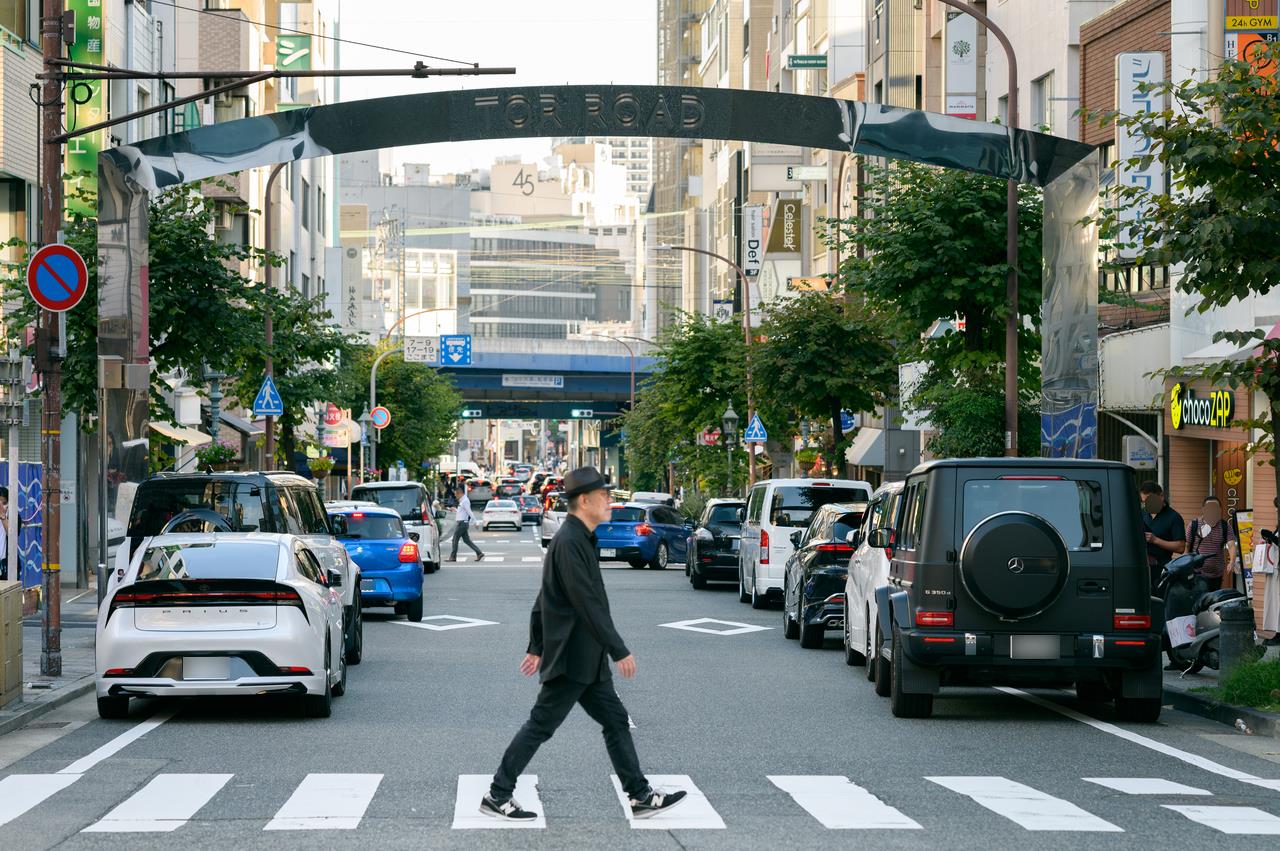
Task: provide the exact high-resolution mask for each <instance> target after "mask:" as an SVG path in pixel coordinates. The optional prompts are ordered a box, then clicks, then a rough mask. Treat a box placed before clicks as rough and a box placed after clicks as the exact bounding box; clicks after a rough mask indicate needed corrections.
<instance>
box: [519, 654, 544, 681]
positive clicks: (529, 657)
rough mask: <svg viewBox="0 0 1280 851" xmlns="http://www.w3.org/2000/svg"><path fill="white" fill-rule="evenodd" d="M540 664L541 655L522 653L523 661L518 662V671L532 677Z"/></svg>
mask: <svg viewBox="0 0 1280 851" xmlns="http://www.w3.org/2000/svg"><path fill="white" fill-rule="evenodd" d="M541 664H542V657H541V656H534V655H533V654H532V653H526V654H524V661H523V662H521V663H520V673H522V674H524V675H525V676H526V677H532V676H533V675H534V674H536V673H538V666H539V665H541Z"/></svg>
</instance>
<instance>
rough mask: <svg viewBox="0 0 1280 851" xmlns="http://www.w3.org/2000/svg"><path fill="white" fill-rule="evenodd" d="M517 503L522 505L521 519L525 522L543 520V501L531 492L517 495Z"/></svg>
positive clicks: (539, 521)
mask: <svg viewBox="0 0 1280 851" xmlns="http://www.w3.org/2000/svg"><path fill="white" fill-rule="evenodd" d="M515 501H516V505H518V506H520V520H521V522H523V523H541V522H542V501H541V500H539V499H538V498H537V497H536V496H533V495H531V494H527V493H526V494H521V495H520V496H518V497H516V500H515Z"/></svg>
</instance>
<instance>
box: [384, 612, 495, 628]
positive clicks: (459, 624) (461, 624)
mask: <svg viewBox="0 0 1280 851" xmlns="http://www.w3.org/2000/svg"><path fill="white" fill-rule="evenodd" d="M427 621H454V623H427ZM387 623H394V624H399V625H400V626H411V627H413V628H414V629H429V630H431V631H433V632H445V631H446V630H450V629H466V628H467V627H469V626H495V625H497V623H498V622H497V621H482V620H479V619H478V618H460V617H458V616H457V615H430V616H429V617H425V618H423V619H422V623H414V622H413V621H387Z"/></svg>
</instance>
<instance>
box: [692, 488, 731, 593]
mask: <svg viewBox="0 0 1280 851" xmlns="http://www.w3.org/2000/svg"><path fill="white" fill-rule="evenodd" d="M746 506H747V504H746V503H745V502H743V501H742V500H740V499H713V500H709V501H708V502H707V507H706V508H704V509H703V510H702V517H701V519H699V521H698V526H697V528H695V529H694V530H693V534H692V535H691V536H690V537H689V556H688V558H686V559H685V562H684V572H685V574H687V575H688V577H689V582H690V583H691V584H692V585H693V587H694V588H706V587H707V580H709V579H710V580H722V581H725V582H737V581H738V543H739V540H740V539H741V537H742V520H740V519H739V513H740V512H741V511H742V510H743V509H745V508H746Z"/></svg>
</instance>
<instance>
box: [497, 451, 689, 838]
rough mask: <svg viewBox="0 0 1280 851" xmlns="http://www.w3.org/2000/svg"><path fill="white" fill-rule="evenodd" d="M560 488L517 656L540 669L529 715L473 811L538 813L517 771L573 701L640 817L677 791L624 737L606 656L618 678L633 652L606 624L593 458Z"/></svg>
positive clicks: (520, 817)
mask: <svg viewBox="0 0 1280 851" xmlns="http://www.w3.org/2000/svg"><path fill="white" fill-rule="evenodd" d="M564 495H565V497H566V498H567V499H568V500H569V514H568V516H567V517H565V520H564V523H563V524H562V525H561V526H560V531H559V532H557V533H556V536H555V537H554V538H552V540H551V545H550V546H548V547H547V555H546V559H545V560H544V561H543V566H542V588H541V590H540V591H539V592H538V599H537V601H536V602H534V604H533V614H532V615H531V617H530V618H529V648H528V651H527V652H526V655H525V657H524V661H523V662H521V664H520V673H522V674H524V675H525V676H532V675H533V674H534V673H535V672H538V673H539V674H540V678H541V681H542V690H541V691H539V692H538V700H537V702H536V703H535V704H534V706H533V711H532V712H531V713H529V720H528V721H526V722H525V724H524V726H523V727H521V728H520V731H519V732H518V733H516V737H515V738H514V739H513V740H512V741H511V744H510V745H508V746H507V750H506V753H504V754H503V755H502V763H501V765H500V766H499V767H498V773H497V774H495V775H494V776H493V783H492V784H490V786H489V794H487V795H485V796H484V797H483V798H482V799H481V801H480V812H481V813H484V814H485V815H488V816H492V817H494V818H499V819H509V820H513V821H526V820H529V819H535V818H537V817H538V815H537V813H532V812H529V811H528V810H525V809H522V808H521V807H520V805H519V804H518V803H517V802H516V801H515V800H514V799H513V798H512V797H511V796H512V794H513V793H514V792H515V788H516V780H517V778H519V776H520V773H521V772H522V771H524V769H525V766H527V765H528V764H529V761H530V760H532V759H533V755H534V754H535V753H537V752H538V747H539V746H540V745H541V744H542V743H543V742H545V741H547V739H550V738H551V737H552V735H554V734H555V731H556V729H557V728H559V726H560V725H561V724H562V723H563V722H564V719H565V718H566V717H568V715H569V710H571V709H573V705H574V704H575V703H580V704H582V708H583V709H584V710H585V711H586V713H587V714H588V715H590V716H591V717H592V719H594V720H595V721H596V722H598V723H599V724H600V726H601V728H602V729H603V732H604V743H605V747H606V748H607V749H608V751H609V760H610V762H612V763H613V770H614V771H615V772H616V773H617V775H618V780H619V781H620V782H621V784H622V789H623V791H624V792H625V793H626V795H627V798H628V802H629V804H630V805H631V815H632V818H648V817H649V816H653V815H656V814H657V813H660V812H663V811H664V810H668V809H670V808H671V807H673V806H675V805H676V804H678V803H679V802H680V801H681V800H683V799H684V797H685V794H686V793H685V792H683V791H678V792H658V791H655V790H654V789H653V788H652V787H651V786H650V785H649V781H648V780H647V779H646V778H645V776H644V774H643V773H642V772H641V770H640V760H639V757H637V756H636V748H635V744H634V743H633V742H632V740H631V730H630V728H629V725H628V716H627V710H626V708H625V707H623V705H622V701H621V699H619V697H618V693H617V692H616V691H614V688H613V679H612V677H611V676H610V675H609V659H612V660H613V661H614V663H615V664H616V665H617V666H618V673H620V674H622V676H623V677H625V678H627V679H630V678H631V677H634V676H635V675H636V660H635V657H634V656H632V655H631V651H630V650H628V649H627V646H626V645H625V644H624V643H623V642H622V637H621V636H619V635H618V631H617V630H616V629H615V628H614V626H613V618H612V617H611V616H610V614H609V598H608V596H607V595H606V594H605V590H604V580H603V578H602V577H601V576H600V561H599V558H598V554H597V551H596V536H595V534H594V533H595V528H596V526H598V525H599V524H601V523H603V522H605V521H606V520H608V519H609V515H610V512H611V509H610V504H609V491H608V483H607V482H605V480H604V478H603V477H602V476H601V475H600V473H599V471H597V470H596V468H595V467H582V468H580V469H577V470H574V471H573V472H571V473H569V474H568V475H566V476H565V478H564Z"/></svg>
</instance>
